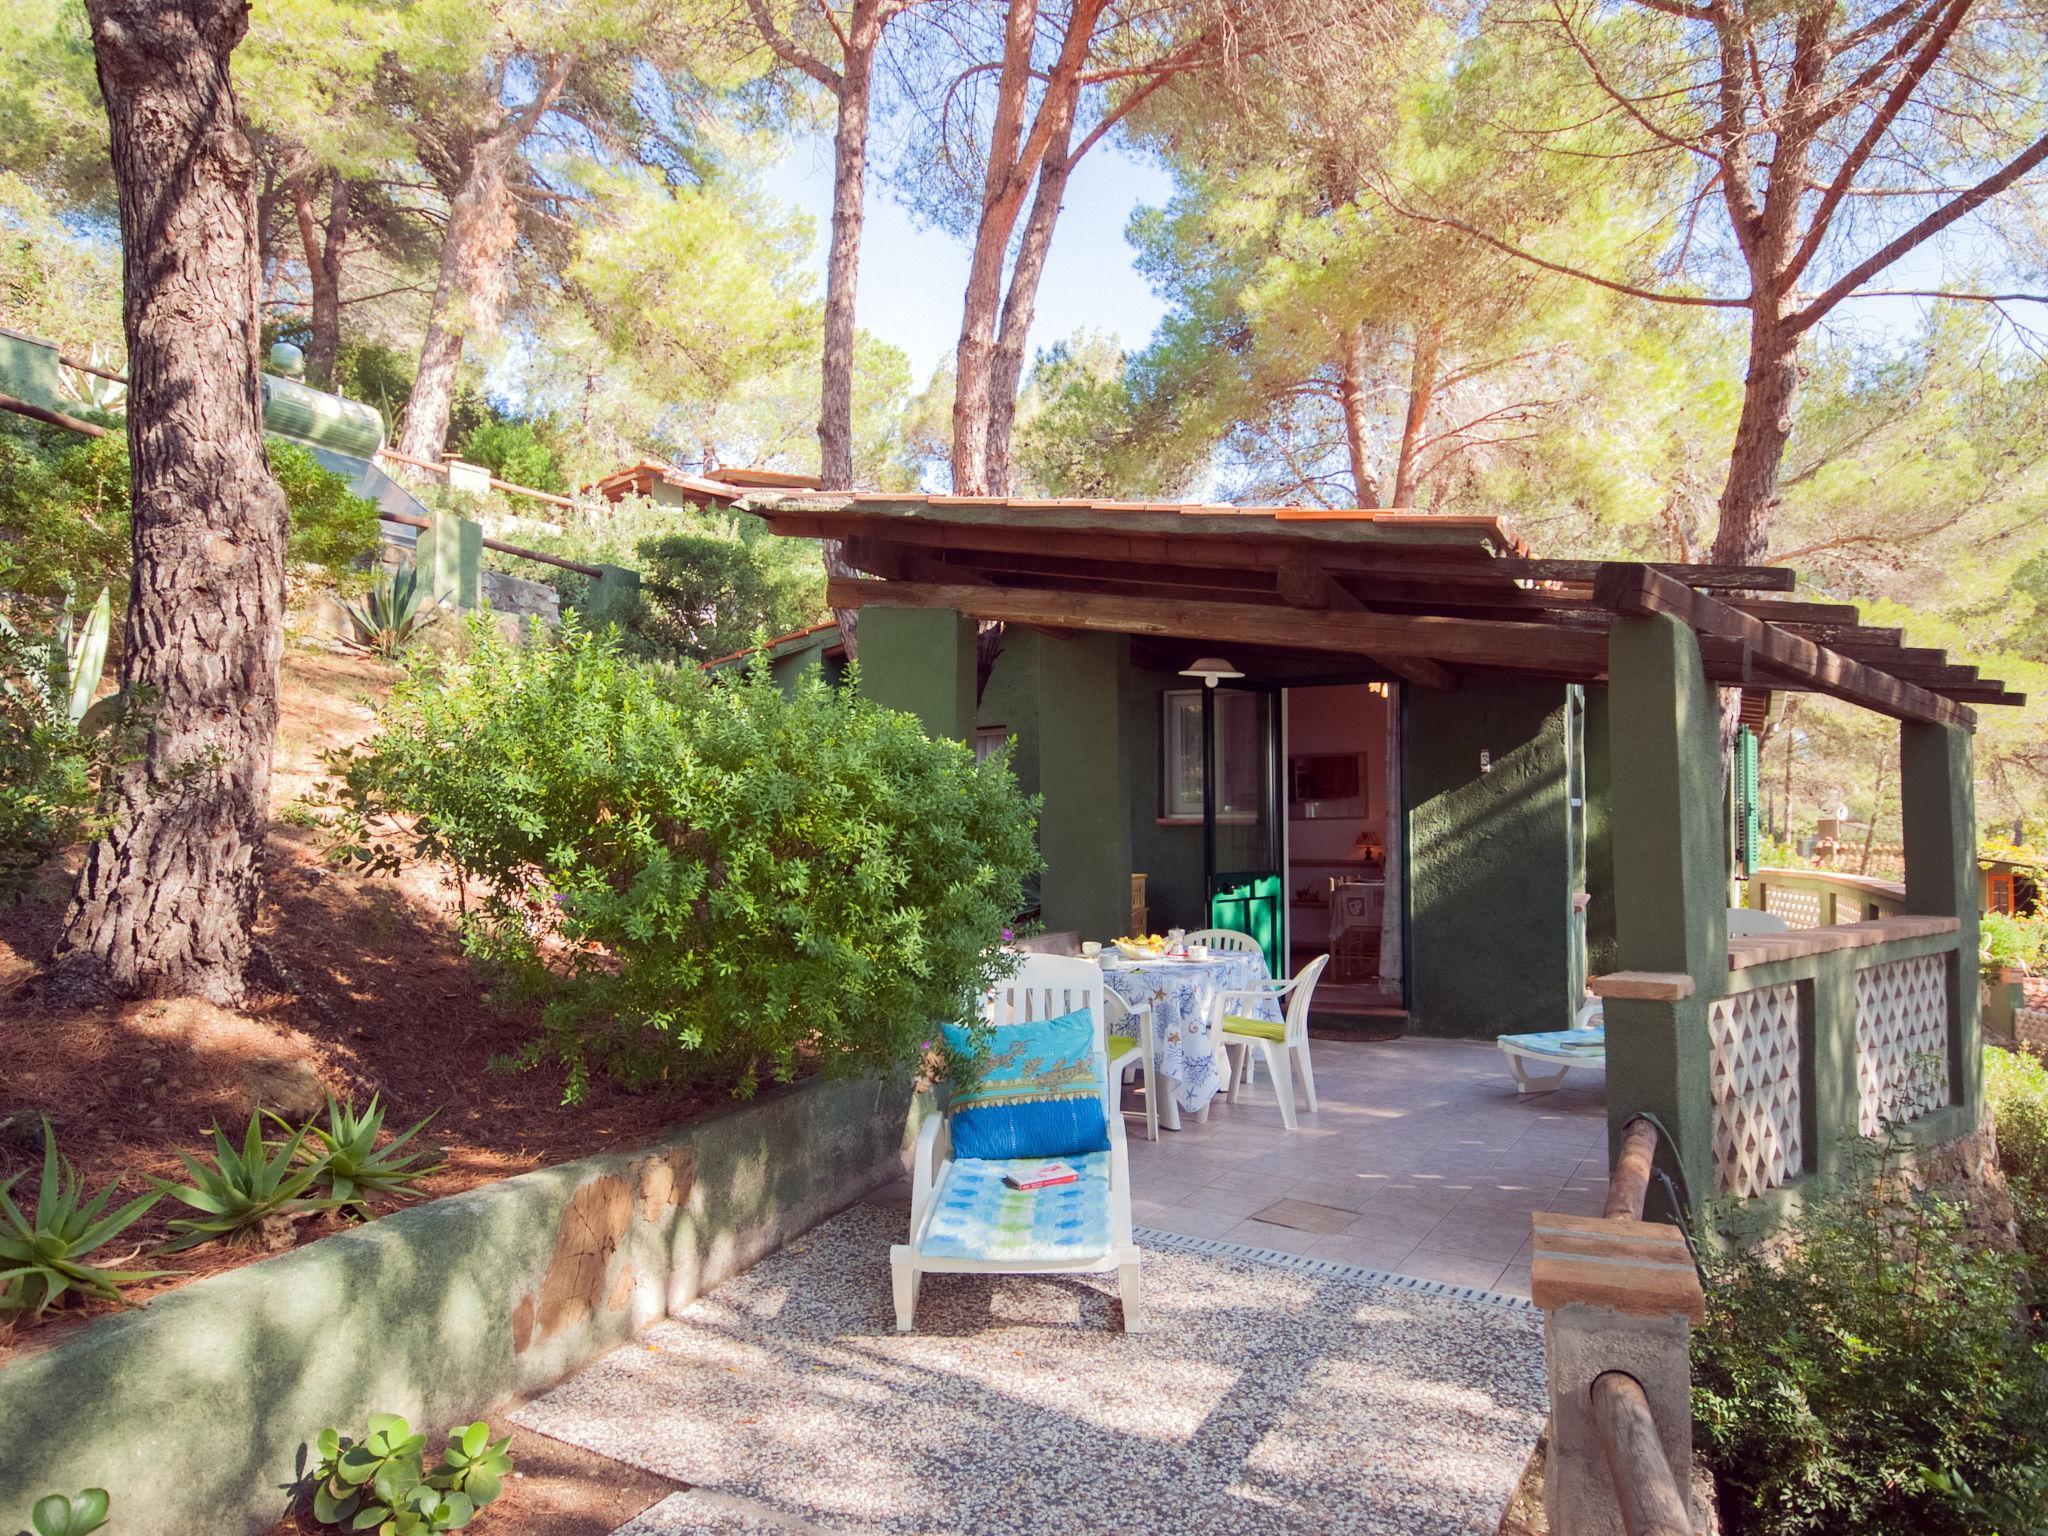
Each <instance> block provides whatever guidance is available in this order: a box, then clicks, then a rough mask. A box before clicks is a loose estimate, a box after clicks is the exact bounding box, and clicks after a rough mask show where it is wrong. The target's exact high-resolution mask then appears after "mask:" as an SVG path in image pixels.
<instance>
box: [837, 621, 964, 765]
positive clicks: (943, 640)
mask: <svg viewBox="0 0 2048 1536" xmlns="http://www.w3.org/2000/svg"><path fill="white" fill-rule="evenodd" d="M859 633H860V642H859V644H860V686H861V692H862V693H864V694H865V695H866V696H867V697H869V698H871V699H873V700H874V701H875V702H876V703H877V704H881V705H884V706H886V707H887V708H890V709H902V710H908V711H909V712H910V713H911V714H913V715H916V716H917V717H918V719H920V720H922V721H923V722H924V728H925V730H926V732H927V733H928V734H930V735H933V736H951V737H952V738H953V739H954V740H956V741H970V742H971V741H972V740H973V739H974V625H973V623H972V622H971V621H969V620H967V619H963V618H962V617H960V615H959V614H957V613H955V612H953V611H952V610H951V609H950V608H889V607H884V606H881V605H879V604H878V605H874V606H870V607H867V608H863V609H862V610H861V614H860V631H859Z"/></svg>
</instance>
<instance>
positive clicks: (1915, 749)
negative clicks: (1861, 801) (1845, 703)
mask: <svg viewBox="0 0 2048 1536" xmlns="http://www.w3.org/2000/svg"><path fill="white" fill-rule="evenodd" d="M1899 809H1900V814H1901V817H1902V819H1903V821H1904V823H1905V846H1906V911H1907V912H1909V913H1911V914H1913V915H1915V916H1934V917H1954V918H1958V919H1960V920H1961V922H1962V925H1963V927H1962V932H1961V933H1960V934H1959V935H1958V936H1957V944H1956V954H1955V956H1954V958H1953V960H1952V962H1951V966H1952V968H1951V971H1950V974H1949V988H1948V995H1949V1062H1948V1070H1949V1082H1950V1083H1952V1084H1953V1085H1954V1087H1955V1095H1956V1102H1957V1103H1958V1104H1961V1105H1962V1106H1963V1107H1964V1109H1965V1110H1966V1111H1967V1118H1968V1120H1969V1124H1970V1126H1971V1128H1973V1129H1974V1128H1975V1127H1976V1126H1978V1125H1980V1124H1982V1123H1983V1109H1984V1047H1983V1040H1982V1038H1981V1035H1980V1033H1979V1017H1978V1004H1979V1001H1980V998H1979V995H1978V994H1979V987H1978V975H1977V916H1978V900H1979V897H1978V888H1979V887H1978V874H1977V791H1976V778H1975V770H1974V766H1973V763H1972V753H1971V748H1970V733H1969V732H1968V731H1965V730H1963V729H1962V728H1961V727H1959V726H1953V725H1930V724H1927V723H1926V722H1924V721H1918V720H1908V721H1904V722H1902V723H1901V724H1900V726H1899Z"/></svg>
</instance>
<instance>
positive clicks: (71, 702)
mask: <svg viewBox="0 0 2048 1536" xmlns="http://www.w3.org/2000/svg"><path fill="white" fill-rule="evenodd" d="M113 627H114V607H113V600H112V599H111V598H110V597H109V596H108V595H107V589H106V588H105V587H101V588H100V595H99V598H98V599H97V600H96V601H95V602H94V603H93V605H92V607H91V608H89V609H87V610H86V614H85V621H84V622H83V623H82V624H81V623H80V622H79V619H78V616H77V615H76V614H74V613H73V612H72V611H71V601H70V599H69V598H66V599H65V602H64V611H63V612H62V613H61V614H59V615H58V617H57V627H56V628H55V629H54V630H53V631H52V632H51V635H50V641H49V646H48V649H47V651H46V652H45V653H44V654H43V655H41V656H39V657H33V658H32V659H30V660H28V661H26V662H25V664H24V666H23V668H22V672H23V675H22V678H21V680H20V681H18V682H17V681H15V680H14V679H11V678H7V677H0V687H4V688H5V689H6V690H7V691H8V693H10V694H12V695H14V696H15V697H17V698H20V697H21V696H22V690H23V689H24V688H28V689H32V690H33V691H34V693H35V694H36V698H35V700H34V702H35V704H36V706H37V708H38V709H39V710H41V711H47V712H48V713H49V714H50V715H52V716H60V715H61V716H62V717H63V718H64V719H65V720H67V721H69V722H70V723H71V726H72V728H73V729H74V730H80V731H89V730H92V729H93V728H94V727H95V726H96V725H98V724H99V723H100V721H101V719H103V718H104V717H105V716H106V715H107V714H109V713H111V711H112V709H113V707H114V700H112V699H106V700H102V701H101V703H100V704H99V705H98V706H97V708H96V707H95V706H94V704H93V701H92V696H93V694H94V693H96V692H97V691H98V690H99V686H100V678H101V676H102V675H103V674H104V673H105V672H106V670H107V640H108V637H109V636H110V635H111V634H112V633H113ZM0 639H4V640H7V641H11V642H15V643H16V645H17V646H18V645H19V644H20V643H21V641H22V635H21V631H20V630H18V629H16V628H15V627H14V625H13V623H12V622H10V621H9V619H8V617H7V615H6V614H4V613H0ZM17 654H18V652H17Z"/></svg>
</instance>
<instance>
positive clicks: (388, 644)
mask: <svg viewBox="0 0 2048 1536" xmlns="http://www.w3.org/2000/svg"><path fill="white" fill-rule="evenodd" d="M341 606H342V611H343V612H345V613H346V614H347V615H348V621H349V624H350V626H351V627H352V628H353V629H354V630H355V643H356V644H357V645H359V646H361V647H362V648H363V649H364V650H366V651H375V652H376V653H377V654H378V655H379V656H382V657H383V658H384V659H385V660H386V661H395V660H397V658H398V653H399V652H400V651H402V650H404V649H405V648H406V646H408V645H410V644H411V643H412V642H413V640H414V639H416V638H417V637H418V635H419V633H420V631H421V630H423V629H425V628H426V627H427V626H428V625H429V624H431V623H433V622H434V620H435V619H437V618H439V617H440V616H441V602H440V600H439V599H438V598H436V599H433V600H431V601H430V600H428V598H427V597H426V594H425V593H424V592H423V591H422V590H421V588H420V572H419V567H418V566H416V565H413V564H411V563H409V562H408V563H407V564H405V565H402V566H400V567H399V568H398V569H397V570H395V571H394V570H390V569H385V570H381V571H379V572H378V573H377V576H376V579H375V580H374V581H372V582H371V583H370V586H369V590H368V591H366V592H365V593H364V594H363V600H362V601H361V602H360V603H347V602H345V603H343V604H342V605H341Z"/></svg>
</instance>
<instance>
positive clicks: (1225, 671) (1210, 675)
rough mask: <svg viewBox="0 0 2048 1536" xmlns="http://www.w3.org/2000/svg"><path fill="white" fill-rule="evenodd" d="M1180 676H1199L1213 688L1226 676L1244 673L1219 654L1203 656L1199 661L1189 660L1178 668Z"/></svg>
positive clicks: (1241, 675) (1239, 675)
mask: <svg viewBox="0 0 2048 1536" xmlns="http://www.w3.org/2000/svg"><path fill="white" fill-rule="evenodd" d="M1180 675H1181V676H1182V677H1199V678H1200V679H1201V680H1202V681H1203V682H1204V683H1206V684H1207V685H1208V686H1209V687H1211V688H1214V687H1215V686H1216V685H1217V684H1218V683H1220V682H1222V681H1223V680H1224V679H1225V678H1227V677H1243V676H1244V674H1243V673H1242V672H1240V671H1238V670H1237V668H1235V667H1233V666H1232V665H1231V664H1230V663H1229V662H1227V661H1225V660H1224V659H1223V658H1222V657H1221V656H1204V657H1203V658H1202V659H1201V660H1200V661H1191V662H1189V663H1188V664H1187V665H1186V666H1184V667H1182V668H1181V669H1180Z"/></svg>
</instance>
